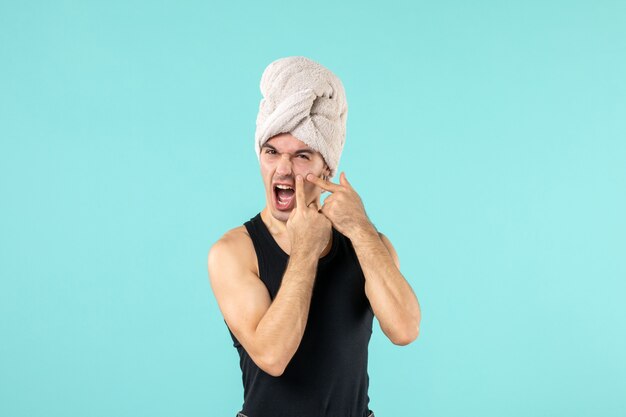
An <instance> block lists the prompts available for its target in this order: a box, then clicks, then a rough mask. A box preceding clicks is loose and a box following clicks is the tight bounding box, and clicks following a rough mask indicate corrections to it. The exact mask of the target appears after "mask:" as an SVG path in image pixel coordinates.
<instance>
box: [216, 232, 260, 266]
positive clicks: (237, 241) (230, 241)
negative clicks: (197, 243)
mask: <svg viewBox="0 0 626 417" xmlns="http://www.w3.org/2000/svg"><path fill="white" fill-rule="evenodd" d="M233 262H234V263H237V264H238V265H239V268H240V269H245V270H249V271H252V272H254V273H255V274H256V275H257V276H258V275H259V270H258V262H257V257H256V252H255V251H254V245H253V243H252V239H251V238H250V235H249V234H248V230H247V229H246V227H245V226H244V225H241V226H237V227H235V228H233V229H230V230H229V231H227V232H226V233H224V234H223V235H222V236H221V237H220V238H219V239H218V240H217V241H216V242H215V243H214V244H213V245H212V246H211V249H210V250H209V254H208V267H209V273H210V271H211V270H212V269H213V270H217V269H222V268H224V267H229V264H230V263H233ZM239 268H238V269H239Z"/></svg>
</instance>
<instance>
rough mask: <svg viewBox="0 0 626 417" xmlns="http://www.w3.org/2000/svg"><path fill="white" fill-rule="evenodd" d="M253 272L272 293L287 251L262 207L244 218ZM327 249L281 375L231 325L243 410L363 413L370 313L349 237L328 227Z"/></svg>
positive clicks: (336, 415) (288, 416)
mask: <svg viewBox="0 0 626 417" xmlns="http://www.w3.org/2000/svg"><path fill="white" fill-rule="evenodd" d="M244 225H245V227H246V229H247V230H248V233H249V234H250V237H251V238H252V242H253V244H254V249H255V252H256V255H257V259H258V263H259V275H260V279H261V280H262V281H263V283H264V284H265V286H266V287H267V290H268V291H269V294H270V297H271V299H272V300H273V299H274V298H275V297H276V294H277V293H278V289H279V287H280V283H281V280H282V277H283V274H284V272H285V269H286V267H287V262H288V260H289V255H287V253H285V252H284V251H283V250H282V249H281V247H280V246H279V245H278V243H277V242H276V240H274V237H273V236H272V235H271V233H270V232H269V230H268V229H267V226H266V225H265V223H264V222H263V220H262V218H261V213H259V214H257V215H256V216H255V217H253V218H251V219H250V220H249V221H247V222H245V223H244ZM332 233H333V238H332V239H333V240H332V247H331V250H330V252H328V253H327V254H326V255H325V256H323V257H322V258H320V260H319V261H318V265H317V274H316V277H315V283H314V286H313V294H312V297H311V306H310V309H309V316H308V320H307V324H306V328H305V331H304V335H303V337H302V341H301V343H300V345H299V347H298V350H297V351H296V353H295V354H294V356H293V358H292V359H291V361H290V362H289V364H288V365H287V368H286V369H285V372H284V373H283V374H282V375H281V376H280V377H274V376H271V375H269V374H267V373H265V372H264V371H263V370H262V369H260V368H259V367H258V366H257V365H256V364H255V363H254V362H253V361H252V359H251V358H250V356H249V355H248V353H247V352H246V351H245V349H244V348H243V347H242V345H241V344H240V343H239V341H238V340H237V338H236V337H235V335H234V334H233V333H232V332H231V331H230V329H229V332H230V335H231V337H232V339H233V342H234V346H235V348H237V352H238V353H239V358H240V361H239V364H240V367H241V372H242V379H243V388H244V403H243V407H242V410H241V411H240V412H241V413H242V414H244V415H245V416H247V417H367V416H369V415H370V414H371V412H372V411H371V410H370V409H369V395H368V387H369V376H368V373H367V354H368V344H369V340H370V337H371V334H372V321H373V317H374V313H373V311H372V309H371V306H370V304H369V301H368V299H367V297H366V295H365V288H364V285H365V277H364V275H363V271H362V270H361V266H360V264H359V262H358V258H357V256H356V253H355V252H354V248H353V247H352V242H351V241H350V239H348V238H347V237H346V236H344V235H343V234H341V233H340V232H339V231H337V230H336V229H335V228H333V229H332Z"/></svg>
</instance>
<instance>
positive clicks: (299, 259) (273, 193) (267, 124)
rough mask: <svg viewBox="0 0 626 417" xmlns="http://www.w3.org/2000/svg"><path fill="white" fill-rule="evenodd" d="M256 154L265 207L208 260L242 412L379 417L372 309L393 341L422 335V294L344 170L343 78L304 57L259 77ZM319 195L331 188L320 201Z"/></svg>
mask: <svg viewBox="0 0 626 417" xmlns="http://www.w3.org/2000/svg"><path fill="white" fill-rule="evenodd" d="M261 91H262V93H263V96H264V98H263V99H262V101H261V105H260V109H259V115H258V117H257V132H256V137H255V139H256V141H255V151H256V153H257V156H258V157H259V162H260V167H261V175H262V177H263V182H264V185H265V194H266V206H265V208H264V209H263V210H262V211H261V212H260V213H258V214H257V215H256V216H254V217H253V218H251V219H250V220H249V221H247V222H245V223H244V224H243V225H242V226H239V227H236V228H234V229H232V230H230V231H228V232H226V233H225V234H224V235H223V236H222V237H221V238H220V239H219V240H218V241H217V242H216V243H215V244H214V245H213V246H212V247H211V250H210V251H209V255H208V271H209V277H210V282H211V286H212V289H213V292H214V294H215V297H216V299H217V302H218V305H219V308H220V310H221V312H222V314H223V316H224V320H225V322H226V324H227V326H228V330H229V332H230V334H231V337H232V339H233V342H234V345H235V347H236V348H237V351H238V353H239V356H240V366H241V370H242V374H243V375H242V377H243V385H244V403H243V407H242V409H241V410H240V411H239V412H238V413H237V417H324V416H333V417H335V416H345V417H373V416H374V413H373V411H372V410H370V409H369V396H368V385H369V377H368V374H367V357H368V344H369V340H370V336H371V332H372V321H373V317H374V315H375V316H376V318H377V319H378V321H379V323H380V326H381V329H382V330H383V332H384V333H385V335H386V336H387V337H388V338H389V339H390V340H391V341H392V342H393V343H395V344H397V345H406V344H408V343H410V342H412V341H413V340H415V339H416V338H417V336H418V332H419V323H420V320H421V313H420V308H419V303H418V300H417V298H416V296H415V294H414V293H413V290H412V289H411V287H410V285H409V284H408V283H407V281H406V280H405V279H404V277H403V276H402V274H401V273H400V270H399V267H400V266H399V261H398V257H397V254H396V252H395V250H394V248H393V246H392V245H391V242H389V240H388V239H387V238H386V237H385V236H384V235H383V234H382V233H379V232H378V231H377V230H376V228H375V227H374V225H373V224H372V223H371V222H370V221H369V219H368V217H367V215H366V213H365V208H364V206H363V203H362V201H361V199H360V197H359V195H358V193H357V192H356V190H355V189H354V188H353V187H352V185H351V184H350V183H349V182H348V180H347V178H346V176H345V173H342V174H341V175H340V180H339V184H337V183H332V182H330V181H329V179H330V178H332V177H333V176H334V174H335V172H336V168H337V164H338V162H339V157H340V154H341V151H342V149H343V144H344V141H345V124H346V118H347V103H346V99H345V92H344V89H343V85H342V84H341V81H340V80H339V79H338V78H337V77H336V76H335V75H334V74H333V73H332V72H330V71H329V70H328V69H327V68H325V67H323V66H321V65H320V64H318V63H316V62H314V61H312V60H310V59H308V58H305V57H287V58H281V59H279V60H276V61H274V62H272V63H271V64H270V65H269V66H268V67H267V68H266V69H265V71H264V73H263V76H262V78H261ZM322 191H328V192H330V193H331V195H330V196H328V197H327V198H326V199H325V201H324V204H323V205H322V204H321V203H320V194H321V193H322Z"/></svg>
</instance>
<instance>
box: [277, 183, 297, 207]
mask: <svg viewBox="0 0 626 417" xmlns="http://www.w3.org/2000/svg"><path fill="white" fill-rule="evenodd" d="M274 197H275V198H274V200H275V201H276V208H277V209H279V210H291V209H292V208H293V206H294V205H295V202H296V192H295V190H294V189H293V188H292V187H291V186H289V185H284V184H276V185H274Z"/></svg>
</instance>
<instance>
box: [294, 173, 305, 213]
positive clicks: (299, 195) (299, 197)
mask: <svg viewBox="0 0 626 417" xmlns="http://www.w3.org/2000/svg"><path fill="white" fill-rule="evenodd" d="M296 207H300V208H304V207H306V202H305V201H304V181H302V175H296Z"/></svg>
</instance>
